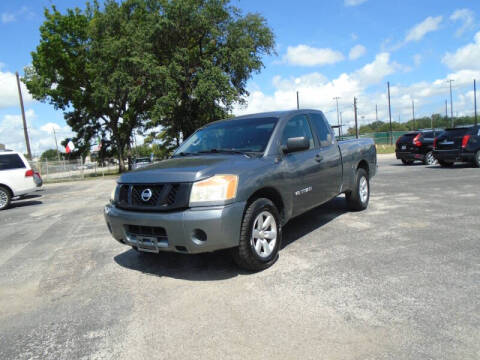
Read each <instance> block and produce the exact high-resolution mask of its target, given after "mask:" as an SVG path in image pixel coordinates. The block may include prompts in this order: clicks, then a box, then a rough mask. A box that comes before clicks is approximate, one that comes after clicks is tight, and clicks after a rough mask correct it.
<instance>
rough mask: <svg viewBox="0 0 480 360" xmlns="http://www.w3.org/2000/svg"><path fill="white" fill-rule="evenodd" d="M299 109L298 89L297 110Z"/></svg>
mask: <svg viewBox="0 0 480 360" xmlns="http://www.w3.org/2000/svg"><path fill="white" fill-rule="evenodd" d="M298 109H300V100H299V98H298V91H297V110H298Z"/></svg>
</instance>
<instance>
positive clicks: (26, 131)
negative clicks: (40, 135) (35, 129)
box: [15, 71, 32, 160]
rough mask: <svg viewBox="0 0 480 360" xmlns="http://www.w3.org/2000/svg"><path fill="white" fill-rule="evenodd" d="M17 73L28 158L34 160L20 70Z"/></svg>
mask: <svg viewBox="0 0 480 360" xmlns="http://www.w3.org/2000/svg"><path fill="white" fill-rule="evenodd" d="M15 75H16V76H17V87H18V97H19V98H20V108H21V109H22V119H23V133H24V135H25V143H26V144H27V155H28V159H29V160H32V151H31V150H30V140H29V138H28V129H27V120H26V119H25V108H24V107H23V97H22V89H21V88H20V77H19V76H18V71H17V72H15Z"/></svg>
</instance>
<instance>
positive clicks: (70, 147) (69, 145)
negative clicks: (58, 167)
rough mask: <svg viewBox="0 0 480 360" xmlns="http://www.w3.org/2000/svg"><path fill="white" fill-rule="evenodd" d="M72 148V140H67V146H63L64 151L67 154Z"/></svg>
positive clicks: (73, 146) (73, 147)
mask: <svg viewBox="0 0 480 360" xmlns="http://www.w3.org/2000/svg"><path fill="white" fill-rule="evenodd" d="M73 150H75V145H74V144H73V141H72V140H69V141H68V143H67V146H65V151H66V152H67V154H70V153H71V152H72V151H73Z"/></svg>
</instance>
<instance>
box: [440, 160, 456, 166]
mask: <svg viewBox="0 0 480 360" xmlns="http://www.w3.org/2000/svg"><path fill="white" fill-rule="evenodd" d="M438 163H439V164H440V166H441V167H452V166H453V162H450V161H443V160H438Z"/></svg>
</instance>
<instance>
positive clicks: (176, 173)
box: [118, 154, 259, 184]
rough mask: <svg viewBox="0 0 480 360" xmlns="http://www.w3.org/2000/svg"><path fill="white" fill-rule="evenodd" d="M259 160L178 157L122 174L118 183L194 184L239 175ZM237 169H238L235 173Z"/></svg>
mask: <svg viewBox="0 0 480 360" xmlns="http://www.w3.org/2000/svg"><path fill="white" fill-rule="evenodd" d="M255 160H257V161H258V160H259V159H258V158H247V157H245V156H243V155H223V154H213V155H201V156H188V157H176V158H171V159H168V160H163V161H160V162H159V163H156V164H153V165H150V166H147V167H143V168H141V169H138V170H135V171H131V172H128V173H125V174H122V175H121V176H120V178H119V180H118V183H120V184H122V183H129V184H152V183H153V184H155V183H169V182H193V181H198V180H201V179H205V178H207V177H210V176H213V175H215V174H225V173H230V174H231V173H234V174H235V173H237V174H238V169H239V168H241V167H242V165H243V164H244V163H246V162H248V163H251V162H252V161H255ZM235 169H237V170H236V171H235Z"/></svg>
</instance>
